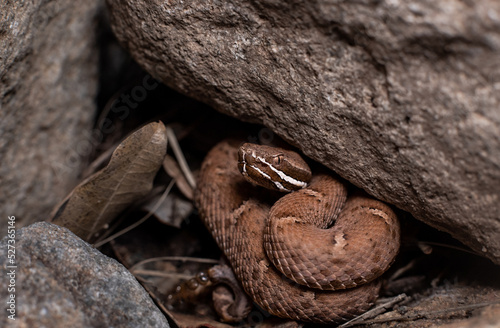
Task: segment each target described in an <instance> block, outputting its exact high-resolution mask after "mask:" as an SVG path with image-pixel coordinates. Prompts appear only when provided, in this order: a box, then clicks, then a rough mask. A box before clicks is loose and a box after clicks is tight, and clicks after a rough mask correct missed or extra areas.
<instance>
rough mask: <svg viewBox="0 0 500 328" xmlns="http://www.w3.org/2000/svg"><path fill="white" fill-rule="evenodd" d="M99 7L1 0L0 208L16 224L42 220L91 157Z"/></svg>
mask: <svg viewBox="0 0 500 328" xmlns="http://www.w3.org/2000/svg"><path fill="white" fill-rule="evenodd" d="M103 4H104V3H103V1H102V0H90V1H72V0H53V1H47V0H35V1H0V158H1V159H2V160H1V161H0V199H1V200H0V212H1V213H3V214H4V215H16V216H17V218H18V224H21V223H22V224H28V223H30V222H33V221H35V220H37V219H38V220H40V219H44V218H46V217H47V216H48V213H49V212H50V210H51V209H52V207H53V206H54V205H55V204H57V202H59V201H60V200H61V199H63V198H64V196H65V195H66V194H67V193H68V191H69V190H71V188H72V187H74V185H75V184H76V182H77V181H76V179H77V176H78V174H79V172H80V168H81V159H82V158H85V159H86V157H87V156H88V155H89V154H90V151H91V148H90V146H91V143H92V142H93V139H92V137H91V136H90V133H88V132H87V131H90V128H91V126H92V123H93V121H92V120H93V118H94V113H95V97H96V93H97V85H98V83H97V77H98V76H97V69H98V56H99V52H98V51H97V43H96V27H97V16H98V14H99V10H101V9H103ZM24 218H26V219H24ZM28 218H29V220H31V221H28ZM4 220H5V216H4V217H3V218H2V222H3V221H4ZM22 221H26V222H22ZM5 228H6V225H5V224H2V225H1V227H0V236H4V235H5Z"/></svg>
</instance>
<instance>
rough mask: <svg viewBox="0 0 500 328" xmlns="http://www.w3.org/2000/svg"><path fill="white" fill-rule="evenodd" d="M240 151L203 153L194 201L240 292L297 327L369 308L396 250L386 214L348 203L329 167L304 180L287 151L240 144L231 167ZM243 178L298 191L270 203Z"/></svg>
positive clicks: (375, 206)
mask: <svg viewBox="0 0 500 328" xmlns="http://www.w3.org/2000/svg"><path fill="white" fill-rule="evenodd" d="M241 144H242V142H240V141H238V140H225V141H222V142H221V143H219V144H217V145H216V146H215V147H214V148H213V149H212V150H211V151H210V152H209V153H208V155H207V156H206V158H205V160H204V162H203V164H202V168H201V172H200V176H199V179H198V185H197V190H196V194H195V203H196V205H197V207H198V209H199V212H200V216H201V218H202V220H203V221H204V223H205V225H206V226H207V228H208V230H209V231H210V232H211V233H212V235H213V236H214V238H215V240H216V241H217V244H218V245H219V247H220V248H221V249H222V250H223V252H224V254H225V255H226V257H227V258H228V260H229V262H230V264H231V266H232V268H233V270H234V272H235V273H236V276H237V277H238V279H239V280H240V282H241V284H242V286H243V288H244V290H245V291H246V292H247V293H248V294H249V295H250V296H251V298H252V299H253V300H254V301H255V302H256V303H257V304H258V305H259V306H260V307H262V308H263V309H265V310H266V311H268V312H269V313H271V314H274V315H276V316H279V317H283V318H291V319H295V320H301V321H310V322H318V323H338V322H341V321H345V320H348V319H350V318H353V317H354V316H356V315H359V314H361V313H363V312H365V311H366V310H367V309H369V308H370V307H371V306H372V305H373V303H374V301H375V300H376V298H377V297H378V293H379V289H380V282H379V280H378V279H377V278H378V277H379V276H380V275H381V274H382V273H383V272H384V271H385V270H387V268H388V267H389V266H390V265H391V264H392V262H393V261H394V258H395V256H396V254H397V252H398V249H399V244H400V241H399V239H400V228H399V222H398V220H397V217H396V214H395V213H394V212H393V210H392V209H391V208H390V207H389V206H387V205H386V204H384V203H383V202H381V201H378V200H375V199H373V198H371V197H369V196H367V195H366V194H363V193H355V194H354V195H350V196H349V197H347V187H346V183H345V182H343V181H342V180H341V179H340V178H338V177H336V176H335V175H334V174H331V173H328V172H326V170H324V171H321V170H319V172H315V173H314V174H313V175H312V178H311V172H310V170H309V167H308V166H307V164H306V163H305V162H304V161H303V160H302V159H301V158H300V156H299V155H298V154H296V153H294V152H291V151H287V150H284V149H280V148H272V147H268V146H258V145H250V144H244V145H242V146H241V149H240V151H239V163H238V164H237V159H238V149H239V146H240V145H241ZM238 166H239V170H238ZM240 171H241V173H240ZM242 173H243V175H242ZM309 178H310V179H311V181H310V182H308V181H307V180H308V179H309ZM247 180H250V181H252V182H254V183H257V184H260V185H263V186H266V187H269V188H272V189H278V190H282V191H285V190H288V191H289V190H295V189H300V190H298V191H294V192H291V193H288V194H286V195H285V196H283V197H281V198H279V200H277V201H276V203H275V204H274V205H272V203H273V202H274V201H275V200H276V198H277V196H276V194H275V193H273V192H268V191H265V190H263V188H262V187H256V186H254V185H252V184H251V183H249V182H248V181H247ZM306 184H307V186H306ZM303 187H304V188H303ZM279 196H281V195H279ZM346 199H347V200H346ZM333 222H334V223H333ZM332 224H333V225H332Z"/></svg>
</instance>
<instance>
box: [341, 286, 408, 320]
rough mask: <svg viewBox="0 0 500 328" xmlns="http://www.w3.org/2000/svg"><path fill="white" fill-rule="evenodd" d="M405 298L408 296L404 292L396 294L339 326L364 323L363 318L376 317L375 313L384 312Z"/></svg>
mask: <svg viewBox="0 0 500 328" xmlns="http://www.w3.org/2000/svg"><path fill="white" fill-rule="evenodd" d="M407 298H408V296H407V295H406V294H404V293H403V294H401V295H398V296H396V297H394V298H393V299H391V300H390V301H388V302H386V303H384V304H381V305H379V306H377V307H375V308H373V309H371V310H370V311H367V312H365V313H363V314H361V315H359V316H357V317H356V318H354V319H352V320H349V321H347V322H346V323H344V324H342V325H340V326H339V328H346V327H352V326H355V325H358V324H361V323H366V321H365V320H367V319H370V318H373V317H376V316H377V315H379V314H381V313H384V312H386V311H387V310H388V309H390V308H392V307H393V306H394V305H395V304H396V303H399V302H401V301H403V300H405V299H407Z"/></svg>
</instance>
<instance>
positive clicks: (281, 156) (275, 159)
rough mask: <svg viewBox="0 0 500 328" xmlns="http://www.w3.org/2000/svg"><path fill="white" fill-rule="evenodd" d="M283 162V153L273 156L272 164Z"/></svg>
mask: <svg viewBox="0 0 500 328" xmlns="http://www.w3.org/2000/svg"><path fill="white" fill-rule="evenodd" d="M282 162H283V155H278V156H274V157H273V164H274V165H280V164H281V163H282Z"/></svg>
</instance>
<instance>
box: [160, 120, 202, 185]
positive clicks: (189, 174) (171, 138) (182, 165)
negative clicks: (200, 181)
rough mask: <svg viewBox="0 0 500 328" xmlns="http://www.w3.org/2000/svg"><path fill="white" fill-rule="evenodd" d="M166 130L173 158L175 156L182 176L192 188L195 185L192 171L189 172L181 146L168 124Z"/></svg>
mask: <svg viewBox="0 0 500 328" xmlns="http://www.w3.org/2000/svg"><path fill="white" fill-rule="evenodd" d="M166 130H167V139H168V141H169V142H170V147H172V150H173V151H174V155H175V158H177V162H178V163H179V166H180V168H181V171H182V173H184V176H185V177H186V180H187V182H188V183H189V185H190V186H191V188H193V189H194V188H195V187H196V181H195V179H194V177H193V173H192V172H191V170H190V169H189V166H188V165H187V162H186V158H185V157H184V154H183V153H182V150H181V147H180V146H179V143H178V142H177V138H176V137H175V133H174V131H173V130H172V128H171V127H169V126H167V127H166Z"/></svg>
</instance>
